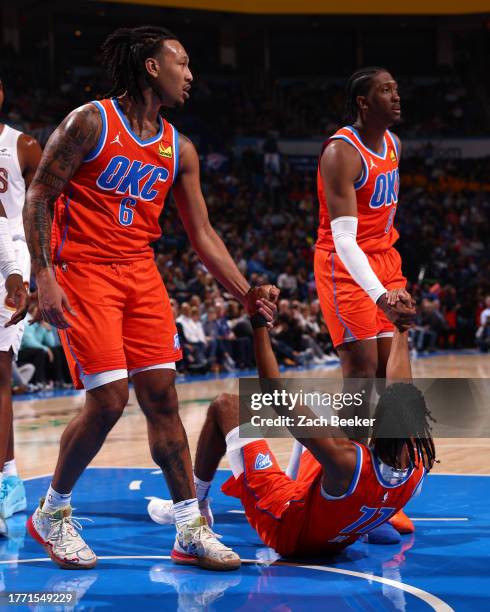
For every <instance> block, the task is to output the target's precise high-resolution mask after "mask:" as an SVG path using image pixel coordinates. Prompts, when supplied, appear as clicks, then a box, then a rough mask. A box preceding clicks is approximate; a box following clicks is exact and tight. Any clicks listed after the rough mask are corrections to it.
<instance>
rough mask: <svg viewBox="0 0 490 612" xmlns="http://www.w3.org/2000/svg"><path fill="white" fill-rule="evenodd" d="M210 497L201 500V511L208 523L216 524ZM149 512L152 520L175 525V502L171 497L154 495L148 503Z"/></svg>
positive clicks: (210, 524) (161, 523)
mask: <svg viewBox="0 0 490 612" xmlns="http://www.w3.org/2000/svg"><path fill="white" fill-rule="evenodd" d="M210 501H211V500H210V499H209V498H208V497H207V498H206V499H203V500H202V501H200V502H199V511H200V512H201V514H202V516H203V517H204V518H205V519H206V522H207V524H208V525H209V526H210V527H212V526H213V525H214V517H213V513H212V512H211V506H210ZM148 514H149V515H150V518H151V520H152V521H155V523H158V524H159V525H175V514H174V502H173V501H172V500H171V499H160V498H159V497H153V498H152V499H150V501H149V503H148Z"/></svg>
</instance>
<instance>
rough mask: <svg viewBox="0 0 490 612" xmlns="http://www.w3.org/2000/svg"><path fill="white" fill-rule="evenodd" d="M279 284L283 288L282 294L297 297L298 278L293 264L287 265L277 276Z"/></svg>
mask: <svg viewBox="0 0 490 612" xmlns="http://www.w3.org/2000/svg"><path fill="white" fill-rule="evenodd" d="M277 286H278V288H279V289H280V290H281V295H282V296H283V297H285V298H287V297H296V292H297V290H298V279H297V277H296V275H295V274H293V268H292V266H286V267H285V269H284V272H283V273H282V274H279V276H278V278H277Z"/></svg>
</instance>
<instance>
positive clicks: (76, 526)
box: [48, 516, 94, 544]
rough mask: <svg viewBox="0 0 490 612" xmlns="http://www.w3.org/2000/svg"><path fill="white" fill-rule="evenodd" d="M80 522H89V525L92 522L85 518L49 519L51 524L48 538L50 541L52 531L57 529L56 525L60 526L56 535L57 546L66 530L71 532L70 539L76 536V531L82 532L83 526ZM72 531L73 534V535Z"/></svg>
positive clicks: (65, 517)
mask: <svg viewBox="0 0 490 612" xmlns="http://www.w3.org/2000/svg"><path fill="white" fill-rule="evenodd" d="M80 521H89V522H90V523H93V522H94V521H93V520H92V519H91V518H88V517H87V516H64V517H63V518H62V519H57V518H54V517H49V522H50V523H51V529H50V530H49V536H48V538H49V539H51V537H52V536H51V534H52V532H53V531H54V529H55V528H56V527H57V523H59V524H60V526H59V529H58V532H57V533H56V542H57V543H58V544H59V543H60V542H61V541H62V539H63V537H64V536H65V535H66V532H67V531H68V529H70V530H72V533H71V534H70V535H71V537H76V536H78V533H77V530H78V531H82V530H83V525H82V524H81V523H80ZM73 531H74V532H75V533H73Z"/></svg>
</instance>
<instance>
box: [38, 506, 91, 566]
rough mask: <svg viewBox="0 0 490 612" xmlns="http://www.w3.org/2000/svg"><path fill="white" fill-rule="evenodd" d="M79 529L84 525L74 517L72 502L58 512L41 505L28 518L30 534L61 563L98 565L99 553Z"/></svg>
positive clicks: (64, 564) (56, 561) (68, 564)
mask: <svg viewBox="0 0 490 612" xmlns="http://www.w3.org/2000/svg"><path fill="white" fill-rule="evenodd" d="M42 504H43V501H41V505H42ZM77 529H82V526H81V525H80V523H79V522H78V521H76V520H74V517H72V509H71V506H67V507H66V508H61V509H60V510H57V511H56V512H43V511H42V510H41V507H39V508H37V510H36V511H35V512H34V514H33V515H32V516H31V517H30V518H29V520H28V521H27V531H28V532H29V534H30V535H31V536H32V537H33V538H34V539H35V540H36V542H39V544H41V546H43V547H44V548H45V550H46V552H47V553H48V555H49V556H50V557H51V559H52V560H53V561H54V562H55V563H57V564H58V565H59V566H60V567H62V568H64V569H91V568H92V567H95V564H96V563H97V557H96V556H95V553H94V552H93V550H91V549H90V547H89V546H87V544H86V543H85V542H84V541H83V539H82V537H81V536H80V534H79V533H78V531H77Z"/></svg>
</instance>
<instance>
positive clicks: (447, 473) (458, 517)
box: [0, 352, 490, 612]
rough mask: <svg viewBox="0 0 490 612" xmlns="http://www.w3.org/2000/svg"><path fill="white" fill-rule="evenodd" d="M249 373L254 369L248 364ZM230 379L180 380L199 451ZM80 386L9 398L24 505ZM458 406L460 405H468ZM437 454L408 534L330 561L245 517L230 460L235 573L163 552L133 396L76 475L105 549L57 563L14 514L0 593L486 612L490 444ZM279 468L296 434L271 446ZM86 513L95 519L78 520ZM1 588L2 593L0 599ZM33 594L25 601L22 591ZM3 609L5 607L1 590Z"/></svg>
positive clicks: (431, 368)
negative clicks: (281, 553)
mask: <svg viewBox="0 0 490 612" xmlns="http://www.w3.org/2000/svg"><path fill="white" fill-rule="evenodd" d="M413 369H414V375H415V376H416V377H419V378H422V377H427V378H432V377H444V378H451V377H452V378H457V377H468V378H489V377H490V357H486V356H481V355H478V354H476V353H471V352H468V353H463V352H460V353H453V354H438V355H436V356H433V357H430V358H427V359H418V360H416V361H415V362H414V368H413ZM250 375H253V373H250ZM289 375H300V376H301V377H302V378H305V377H309V376H314V377H339V376H340V372H339V370H338V368H336V367H335V366H334V367H330V368H328V369H325V368H323V369H322V368H314V369H311V370H308V371H306V372H305V371H298V372H294V371H292V372H291V371H289V372H288V376H289ZM237 389H238V381H237V379H236V378H231V377H229V378H217V377H213V378H207V379H199V380H196V379H192V382H190V381H187V380H182V381H181V382H180V384H179V385H178V387H177V390H178V393H179V398H180V403H181V414H182V418H183V422H184V426H185V427H186V430H187V432H188V436H189V440H190V444H191V450H192V452H193V453H194V451H195V447H196V442H197V436H198V434H199V431H200V428H201V425H202V423H203V420H204V416H205V411H206V408H207V406H208V404H209V401H210V400H211V399H212V398H213V397H215V396H216V395H217V394H218V393H219V392H220V391H227V392H237ZM82 402H83V393H73V392H65V393H62V392H59V393H46V394H44V395H43V396H40V395H37V396H32V397H28V396H25V397H22V398H20V399H18V400H16V401H15V403H14V415H15V430H16V452H17V463H18V466H19V468H20V473H21V474H22V475H23V476H24V477H25V478H26V479H27V480H26V489H27V494H28V503H29V507H28V512H32V510H33V508H34V507H35V505H36V504H37V502H38V499H39V497H40V496H41V495H43V494H44V493H45V491H46V489H47V487H48V485H49V482H50V476H49V475H50V473H51V472H52V470H53V468H54V464H55V461H56V457H57V452H58V443H59V438H60V436H61V433H62V431H63V429H64V427H65V425H66V423H67V422H68V421H69V420H70V419H71V418H72V416H73V415H74V413H75V412H76V411H77V409H78V408H79V406H80V405H81V404H82ZM462 409H464V407H462ZM436 443H437V450H438V458H439V459H440V463H439V464H438V465H437V467H436V468H435V469H434V471H433V473H432V474H431V475H429V476H428V478H427V480H426V482H425V484H424V487H423V490H422V493H421V495H420V496H418V497H416V498H415V499H414V500H413V501H411V502H410V504H409V506H407V512H408V514H409V515H410V516H411V517H412V518H413V520H414V521H415V525H416V533H415V534H414V535H412V536H403V539H402V543H401V544H400V545H395V546H374V545H369V544H366V543H363V542H358V543H356V544H355V545H354V546H352V547H351V548H349V549H347V550H346V551H344V553H343V554H341V555H339V556H337V557H334V558H328V559H304V560H299V561H296V562H295V563H290V562H282V561H280V560H278V559H277V556H276V555H275V554H274V553H273V551H271V550H270V549H267V548H265V547H264V545H263V544H262V543H261V542H260V540H259V538H258V536H257V535H256V534H255V532H254V531H253V530H252V529H251V528H250V526H249V525H248V523H247V521H246V518H245V516H244V514H243V512H242V510H241V508H240V505H239V502H238V500H235V499H234V498H229V497H226V496H224V495H223V494H221V492H220V490H219V485H220V483H222V482H223V481H224V480H225V479H226V478H227V477H228V475H229V473H230V472H229V470H228V466H227V464H226V463H225V462H224V463H223V465H222V468H221V469H220V472H219V473H218V477H217V480H216V483H215V484H213V487H212V492H211V497H212V498H213V504H212V506H213V511H214V515H215V519H216V523H215V530H216V531H217V533H219V534H221V535H222V536H223V539H224V542H225V543H226V544H228V545H230V546H232V547H233V548H234V549H235V550H236V551H237V552H238V553H239V554H240V556H241V557H242V559H243V565H242V568H241V569H240V570H238V571H236V572H229V573H225V572H223V573H216V572H207V571H205V570H200V569H197V568H186V567H182V566H176V565H173V564H172V563H171V561H170V560H169V554H170V551H171V548H172V544H173V537H174V529H173V527H162V526H159V525H156V524H155V523H153V522H152V521H151V520H150V519H149V517H148V515H147V513H146V506H147V503H148V499H149V498H151V497H153V496H158V497H168V492H167V489H166V486H165V483H164V481H163V478H162V476H161V473H160V471H159V470H157V468H156V466H155V465H154V464H153V463H152V461H151V458H150V455H149V451H148V447H147V440H146V427H145V422H144V418H143V416H142V414H141V413H140V411H139V408H138V406H137V404H136V401H135V398H134V395H133V394H132V395H131V398H130V404H129V406H128V407H127V409H126V412H125V414H124V416H123V417H122V418H121V420H120V422H119V423H118V424H117V426H116V427H115V428H114V430H113V431H112V432H111V434H110V436H109V438H108V440H107V442H106V444H105V446H104V448H103V449H102V450H101V452H100V453H99V455H98V456H97V457H96V459H95V460H94V462H93V464H92V466H91V467H90V468H89V469H88V470H87V471H86V473H85V474H84V475H83V477H82V478H81V480H80V482H79V484H78V486H77V488H76V490H75V494H74V501H73V505H74V507H75V511H74V515H75V516H77V517H82V518H81V520H80V523H81V524H82V525H83V535H84V537H85V538H86V539H87V541H88V542H89V543H90V545H91V546H92V548H93V549H94V550H95V551H96V553H97V554H98V556H99V564H98V566H97V567H96V568H95V569H94V570H89V571H67V570H61V569H58V568H57V567H56V566H55V565H53V563H52V562H51V561H50V560H49V559H48V558H47V556H46V555H45V553H44V551H43V549H42V548H41V547H40V546H39V545H38V544H36V543H35V542H34V541H33V540H31V539H30V538H29V537H28V536H26V533H25V520H26V518H27V516H28V514H18V515H15V516H14V517H13V518H11V519H9V520H8V526H9V531H10V537H9V538H8V539H4V540H0V594H1V592H2V591H5V592H8V593H34V592H38V591H45V592H57V591H64V592H71V593H73V594H75V595H76V598H77V604H76V605H71V604H64V605H63V604H58V605H49V606H47V605H39V604H35V603H26V604H25V605H21V606H16V609H18V610H21V609H24V610H36V611H39V610H51V611H52V610H94V609H104V608H105V609H110V608H112V609H117V610H139V609H141V610H162V609H165V610H180V611H184V610H185V611H186V612H187V611H193V610H196V611H197V610H274V611H277V612H279V611H280V612H289V611H297V610H298V611H301V610H308V611H309V612H312V611H314V610H325V609H329V610H335V611H337V610H362V611H364V610H400V611H405V610H430V609H434V610H440V611H449V610H458V611H459V610H468V611H470V610H471V611H475V610H487V609H488V608H489V598H488V585H489V584H490V528H489V526H490V478H489V477H490V440H489V439H454V438H453V439H447V440H438V441H436ZM271 446H272V449H273V450H274V452H275V453H276V456H277V457H278V459H279V462H280V463H281V464H282V465H283V466H285V465H286V464H287V461H288V458H289V452H290V448H291V441H290V440H284V439H276V440H273V441H272V443H271ZM83 517H85V518H86V519H89V520H84V518H83ZM0 596H1V595H0ZM26 601H27V600H26ZM0 605H1V606H2V609H10V608H11V606H10V605H9V604H8V602H7V600H6V599H4V600H3V601H2V602H1V604H0Z"/></svg>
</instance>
